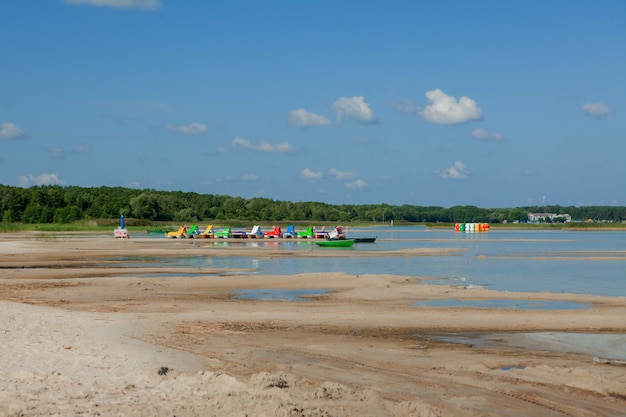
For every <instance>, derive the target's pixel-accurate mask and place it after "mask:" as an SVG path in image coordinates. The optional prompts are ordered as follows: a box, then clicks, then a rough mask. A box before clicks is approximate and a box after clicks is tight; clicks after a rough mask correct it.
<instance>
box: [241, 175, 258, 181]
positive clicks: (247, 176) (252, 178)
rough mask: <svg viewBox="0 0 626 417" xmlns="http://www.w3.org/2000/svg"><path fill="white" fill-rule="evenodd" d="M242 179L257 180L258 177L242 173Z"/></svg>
mask: <svg viewBox="0 0 626 417" xmlns="http://www.w3.org/2000/svg"><path fill="white" fill-rule="evenodd" d="M243 180H244V181H258V180H259V177H258V176H257V175H254V174H244V176H243Z"/></svg>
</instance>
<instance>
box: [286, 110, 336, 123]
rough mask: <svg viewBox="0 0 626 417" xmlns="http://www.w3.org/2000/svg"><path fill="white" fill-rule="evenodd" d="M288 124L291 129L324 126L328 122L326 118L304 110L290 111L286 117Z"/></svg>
mask: <svg viewBox="0 0 626 417" xmlns="http://www.w3.org/2000/svg"><path fill="white" fill-rule="evenodd" d="M287 118H288V119H289V124H290V125H291V126H293V127H309V126H326V125H329V124H330V120H328V118H327V117H326V116H322V115H320V114H315V113H311V112H308V111H306V110H305V109H297V110H292V111H290V112H289V114H288V115H287Z"/></svg>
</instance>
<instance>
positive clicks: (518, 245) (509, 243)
mask: <svg viewBox="0 0 626 417" xmlns="http://www.w3.org/2000/svg"><path fill="white" fill-rule="evenodd" d="M348 234H349V236H350V237H374V236H375V237H377V238H378V239H377V241H376V243H373V244H371V243H362V244H357V245H355V247H354V248H352V249H338V248H321V247H317V246H316V245H315V244H314V243H313V241H311V240H308V241H307V240H300V239H299V240H293V241H288V242H284V243H279V242H277V241H270V240H260V241H250V240H247V241H243V242H241V243H239V242H237V243H232V245H239V246H248V247H249V246H255V245H256V246H259V245H272V246H275V247H278V248H284V249H286V250H291V251H293V250H297V251H305V252H306V251H325V252H326V253H327V254H328V257H325V258H298V257H285V258H283V257H276V258H265V257H240V256H206V257H196V258H190V259H178V260H175V261H174V260H172V262H176V263H184V264H185V265H184V266H194V267H211V268H254V269H255V270H256V271H257V272H255V273H256V274H279V275H280V274H299V273H304V272H335V271H343V272H347V273H349V274H355V275H360V274H393V275H401V276H414V277H424V278H428V279H429V281H428V282H430V283H433V284H456V285H462V286H483V287H486V288H490V289H494V290H499V291H524V292H539V291H549V292H569V293H586V294H597V295H619V296H626V232H621V231H563V230H557V231H544V230H491V231H489V232H486V233H485V232H483V233H465V232H460V233H459V232H455V231H454V230H439V229H427V228H425V227H420V226H394V227H379V228H372V229H357V228H354V229H350V230H349V231H348ZM210 244H211V245H216V246H217V245H228V243H225V242H218V241H211V243H210ZM407 248H458V249H462V251H461V252H458V253H457V254H456V255H453V256H407V257H403V256H397V257H358V254H359V253H360V252H366V251H387V250H397V249H407ZM338 250H350V251H353V252H354V255H356V256H355V257H350V258H345V257H333V253H336V251H338Z"/></svg>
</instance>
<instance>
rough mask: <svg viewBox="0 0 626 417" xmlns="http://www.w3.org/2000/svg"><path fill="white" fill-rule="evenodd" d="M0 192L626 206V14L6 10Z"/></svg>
mask: <svg viewBox="0 0 626 417" xmlns="http://www.w3.org/2000/svg"><path fill="white" fill-rule="evenodd" d="M0 16H2V24H1V25H0V39H2V42H1V45H2V48H1V49H2V59H1V60H0V183H1V184H5V185H11V186H23V187H30V186H33V185H42V184H60V185H77V186H83V187H99V186H123V187H132V188H140V189H144V188H153V189H157V190H180V191H193V192H197V193H202V194H228V195H232V196H241V197H244V198H251V197H266V198H271V199H275V200H290V201H323V202H327V203H331V204H343V203H351V204H365V203H372V204H378V203H388V204H393V205H401V204H410V205H422V206H430V205H436V206H444V207H451V206H455V205H476V206H479V207H484V208H493V207H517V206H525V205H541V204H543V203H544V202H545V203H546V204H560V205H576V206H582V205H620V206H624V205H626V118H625V117H624V114H625V112H626V75H625V74H626V2H625V1H622V0H615V1H608V0H594V1H577V0H554V1H546V0H541V1H535V0H530V1H480V0H479V1H471V2H470V1H451V0H450V1H445V0H444V1H415V0H410V1H393V2H362V1H327V0H318V1H316V2H295V1H269V2H256V1H239V0H234V1H228V2H212V1H205V0H185V1H173V0H48V1H43V0H38V1H35V0H32V1H23V0H8V1H4V2H2V5H0Z"/></svg>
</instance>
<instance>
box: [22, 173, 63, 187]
mask: <svg viewBox="0 0 626 417" xmlns="http://www.w3.org/2000/svg"><path fill="white" fill-rule="evenodd" d="M17 183H18V185H19V186H20V187H30V186H31V185H53V184H57V185H62V184H64V182H63V181H61V180H60V179H59V177H58V176H57V174H41V175H39V176H38V177H35V176H33V175H21V176H19V177H17Z"/></svg>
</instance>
